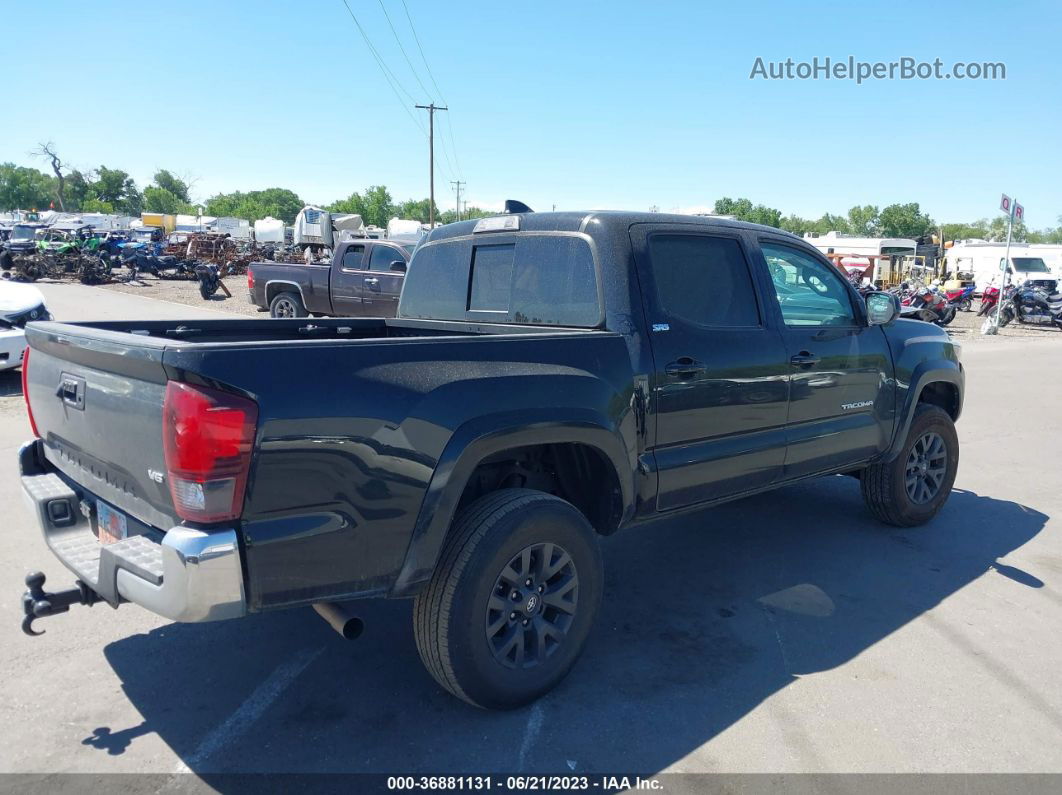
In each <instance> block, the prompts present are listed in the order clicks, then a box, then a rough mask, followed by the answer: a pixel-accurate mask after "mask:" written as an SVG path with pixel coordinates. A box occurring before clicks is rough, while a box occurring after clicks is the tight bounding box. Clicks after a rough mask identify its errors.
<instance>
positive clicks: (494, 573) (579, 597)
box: [413, 489, 603, 709]
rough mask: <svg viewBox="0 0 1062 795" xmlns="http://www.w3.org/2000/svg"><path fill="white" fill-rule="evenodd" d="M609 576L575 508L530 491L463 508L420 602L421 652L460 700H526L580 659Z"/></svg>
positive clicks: (506, 705)
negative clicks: (603, 570) (605, 578)
mask: <svg viewBox="0 0 1062 795" xmlns="http://www.w3.org/2000/svg"><path fill="white" fill-rule="evenodd" d="M602 579H603V573H602V564H601V555H600V553H599V551H598V548H597V539H596V537H595V534H594V530H593V528H592V527H590V524H589V523H588V522H587V521H586V518H585V517H584V516H583V515H582V514H581V513H580V512H579V511H578V510H577V509H576V508H575V507H574V506H573V505H571V504H570V503H568V502H565V501H564V500H562V499H560V498H558V497H554V496H551V495H549V494H545V493H543V492H538V491H530V490H527V489H503V490H502V491H497V492H494V493H492V494H488V495H487V496H485V497H482V498H480V499H479V500H477V501H476V502H474V503H472V504H471V505H469V506H468V508H466V509H465V510H463V511H462V512H461V514H460V516H459V517H458V518H457V520H456V521H455V523H454V526H453V528H452V530H451V531H450V537H449V539H448V540H447V543H446V545H445V547H444V548H443V551H442V554H441V556H440V560H439V564H438V566H437V568H436V570H435V574H434V576H433V577H432V580H431V582H430V583H429V584H428V585H427V586H426V587H425V589H424V590H423V591H422V592H421V593H420V594H419V595H418V596H417V598H416V601H415V602H414V606H413V629H414V634H415V636H416V640H417V651H418V652H419V653H420V657H421V660H422V661H423V662H424V665H425V667H426V668H427V669H428V672H429V673H430V674H431V675H432V676H433V677H434V678H435V680H436V681H437V682H438V683H439V684H440V685H442V686H443V687H444V688H446V689H447V690H449V691H450V692H451V693H453V694H454V695H455V696H457V697H458V698H461V699H464V700H465V701H467V702H469V703H470V704H474V705H475V706H478V707H486V708H490V709H513V708H515V707H519V706H522V705H524V704H527V703H529V702H531V701H534V700H535V699H536V698H538V697H540V696H542V695H544V694H545V693H547V692H549V691H550V690H551V689H552V688H553V687H554V686H556V685H557V683H558V682H560V681H561V679H563V678H564V677H565V675H567V673H568V671H569V670H570V669H571V667H572V665H574V664H575V661H576V659H577V658H578V657H579V654H580V653H581V652H582V650H583V646H584V644H585V642H586V638H587V635H588V634H589V632H590V629H591V627H592V625H593V622H594V617H595V615H596V613H597V608H598V605H599V604H600V601H601V589H602Z"/></svg>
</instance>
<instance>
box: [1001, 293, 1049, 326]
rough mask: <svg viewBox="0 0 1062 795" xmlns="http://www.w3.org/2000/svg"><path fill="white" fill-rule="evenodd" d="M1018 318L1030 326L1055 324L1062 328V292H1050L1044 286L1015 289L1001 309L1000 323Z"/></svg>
mask: <svg viewBox="0 0 1062 795" xmlns="http://www.w3.org/2000/svg"><path fill="white" fill-rule="evenodd" d="M1012 320H1017V321H1018V322H1019V323H1023V324H1026V325H1030V326H1050V325H1054V326H1055V327H1057V328H1058V329H1059V330H1062V294H1060V293H1052V294H1048V292H1047V290H1046V289H1044V288H1043V287H1026V288H1023V289H1021V290H1017V289H1015V290H1014V291H1013V292H1011V293H1009V297H1008V298H1007V299H1006V301H1005V303H1004V304H1003V306H1002V307H1000V310H999V325H1000V327H1003V326H1006V325H1007V324H1008V323H1010V322H1011V321H1012Z"/></svg>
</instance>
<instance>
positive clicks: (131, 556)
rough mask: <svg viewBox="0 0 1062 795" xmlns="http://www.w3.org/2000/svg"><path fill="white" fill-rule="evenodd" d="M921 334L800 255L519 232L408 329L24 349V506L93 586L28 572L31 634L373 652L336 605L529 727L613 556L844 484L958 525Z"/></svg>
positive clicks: (766, 241)
mask: <svg viewBox="0 0 1062 795" xmlns="http://www.w3.org/2000/svg"><path fill="white" fill-rule="evenodd" d="M356 245H363V246H366V247H367V246H368V244H367V243H364V242H359V243H357V244H356ZM768 260H770V261H772V262H774V263H775V264H778V263H784V268H783V269H784V270H785V272H786V278H785V279H784V283H785V286H786V293H785V295H784V300H780V298H783V296H782V295H780V293H779V291H778V289H777V288H778V286H779V283H778V282H776V281H775V280H774V279H772V275H771V272H770V271H769V269H768V264H767V263H768ZM285 270H286V271H287V270H290V271H298V270H300V268H298V267H291V268H289V269H285ZM305 270H313V271H314V272H317V271H318V270H321V269H313V268H306V269H305ZM790 276H791V277H792V278H789V277H790ZM258 281H264V280H263V279H262V277H261V276H259V277H258ZM264 287H265V284H264V283H263V284H262V286H261V287H259V288H258V290H259V297H260V300H261V290H262V289H264ZM898 313H899V304H898V301H897V299H896V297H895V296H893V295H890V294H887V293H879V292H872V293H869V294H868V295H867V296H866V299H865V301H864V300H862V299H861V298H860V297H859V295H858V294H857V293H856V292H855V291H854V289H853V288H852V286H851V285H850V284H848V283H847V281H846V280H845V279H844V278H843V276H842V275H841V274H840V273H839V272H838V271H837V269H836V268H835V267H834V266H833V265H831V264H830V262H829V261H828V260H827V259H826V258H825V257H824V256H823V255H822V254H820V253H819V252H818V251H816V250H815V249H814V248H812V247H811V246H809V245H808V244H807V243H805V242H803V241H802V240H801V239H799V238H797V237H795V236H793V235H790V234H788V233H785V232H782V231H780V230H778V229H774V228H770V227H764V226H757V225H753V224H747V223H742V222H738V221H729V220H725V219H719V218H709V217H705V218H698V217H691V216H678V215H666V214H658V213H624V212H600V213H598V212H594V213H575V212H563V213H561V212H558V213H541V214H536V213H530V212H526V213H517V214H511V215H502V216H497V217H492V218H484V219H480V220H470V221H463V222H458V223H455V224H450V225H448V226H443V227H439V228H436V229H433V230H432V231H431V232H430V233H429V235H428V236H427V238H426V239H425V241H424V242H422V243H421V245H420V246H419V247H418V248H417V250H416V253H415V254H414V256H413V259H412V262H411V264H410V268H409V272H408V274H407V276H406V284H405V287H404V290H403V293H402V299H401V303H400V305H399V311H398V317H397V318H343V319H327V320H318V319H310V320H306V319H289V320H237V321H233V320H228V319H219V320H198V319H197V320H189V321H184V322H175V321H124V322H99V323H69V324H65V323H33V324H30V326H29V327H28V330H27V336H28V340H29V344H30V348H29V351H28V355H27V364H26V367H25V368H24V371H23V373H24V382H25V388H24V393H25V395H26V403H27V409H28V411H29V417H30V422H31V425H32V427H33V431H34V434H35V437H36V438H35V439H34V440H33V441H31V442H29V443H27V444H26V445H24V446H23V447H22V448H21V450H20V451H19V466H20V471H21V478H22V485H23V489H24V491H25V494H26V496H27V498H28V502H29V504H30V505H32V506H33V510H34V512H35V515H36V520H37V522H38V523H39V525H40V527H41V529H42V531H43V533H44V537H45V540H46V542H47V544H48V546H49V547H50V548H51V551H52V552H53V553H54V554H55V555H56V556H57V557H58V558H59V560H60V561H62V562H63V563H64V564H65V565H66V566H67V568H69V569H70V570H71V571H73V572H74V574H75V575H76V578H77V580H76V583H75V585H74V587H72V588H69V589H66V590H61V591H56V592H47V591H45V590H44V576H43V575H42V574H39V573H32V574H30V575H29V576H28V577H27V580H26V581H27V585H28V588H29V590H28V591H27V592H26V593H25V595H24V596H23V603H22V604H23V611H24V615H25V618H24V621H23V629H24V630H25V631H26V632H27V633H30V634H34V633H35V632H36V630H35V629H34V627H33V622H34V621H35V620H38V619H40V618H42V617H45V616H50V615H54V614H56V613H60V612H64V611H67V610H68V609H69V608H70V607H71V606H72V605H76V604H92V603H94V602H98V601H103V602H107V603H109V604H111V605H113V606H118V605H119V604H121V603H123V602H126V601H128V602H133V603H136V604H139V605H141V606H143V607H146V608H147V609H149V610H152V611H154V612H155V613H157V614H159V615H161V616H164V617H167V618H170V619H173V620H177V621H188V622H196V621H212V620H218V619H231V618H236V617H240V616H245V615H247V614H248V613H257V612H261V611H267V610H272V609H277V608H288V607H294V606H297V605H313V606H314V607H315V609H317V611H318V612H319V613H321V615H322V616H324V617H325V618H326V619H327V620H328V621H329V623H330V624H331V625H332V626H333V627H334V628H336V629H337V630H339V631H340V632H341V633H343V634H344V635H345V636H348V637H350V636H355V635H356V634H358V632H359V631H360V622H359V620H358V619H357V618H356V617H354V616H352V615H351V614H350V613H349V612H348V610H349V608H348V607H346V606H344V605H340V604H337V603H338V602H341V601H346V600H351V599H355V598H360V597H379V596H386V597H413V598H414V599H415V601H414V606H413V624H414V626H413V630H414V634H415V636H416V642H417V648H418V651H419V653H420V656H421V658H422V660H423V661H424V664H425V666H426V667H427V669H428V671H429V672H430V673H431V675H432V676H433V677H434V678H435V679H436V681H437V682H438V683H439V684H440V685H441V686H442V687H444V688H446V689H447V690H448V691H450V692H451V693H452V694H454V695H455V696H457V697H459V698H462V699H464V700H466V701H468V702H470V703H472V704H475V705H478V706H481V707H488V708H513V707H517V706H519V705H521V704H526V703H528V702H530V701H532V700H534V699H535V698H538V697H539V696H541V695H543V694H544V693H546V692H548V691H549V690H550V689H551V688H553V687H554V686H555V685H556V684H557V683H558V682H559V681H560V680H561V679H563V678H564V676H565V675H566V674H567V672H568V671H569V670H570V669H571V667H572V665H573V664H574V663H575V661H576V658H577V657H578V656H579V654H580V652H581V650H582V648H583V646H584V644H585V643H586V640H587V636H588V634H589V632H590V630H591V627H592V625H593V623H594V617H595V614H596V613H597V610H598V606H599V604H600V602H601V599H602V587H603V572H602V565H603V564H602V558H601V555H600V553H599V551H598V544H597V538H596V536H598V535H608V534H610V533H614V532H616V531H617V530H619V529H621V528H627V527H630V526H633V525H639V524H643V523H646V522H648V521H650V520H654V519H659V518H662V517H670V516H675V515H677V514H681V513H683V512H687V511H693V510H698V509H701V508H704V507H706V506H710V505H714V504H717V503H720V502H723V501H726V500H732V499H736V498H741V497H747V496H750V495H754V494H757V493H759V492H763V491H766V490H769V489H773V488H776V487H778V486H781V485H783V484H792V483H794V482H798V481H802V480H805V479H808V478H812V477H818V476H822V475H832V474H846V475H853V476H855V477H857V478H858V481H859V483H860V488H861V489H862V494H863V498H864V501H865V503H866V506H867V508H868V509H869V511H870V513H871V514H873V515H874V516H875V517H877V518H878V519H879V520H881V521H882V522H884V523H886V524H890V525H893V526H899V527H910V526H914V525H920V524H923V523H925V522H927V521H929V520H930V519H932V518H933V517H934V516H935V515H936V514H937V512H938V511H939V510H940V509H941V508H942V506H943V505H944V503H945V501H946V500H947V499H948V496H949V494H950V492H951V488H952V484H953V482H954V479H955V474H956V469H957V467H958V459H959V446H958V440H957V437H956V433H955V426H954V422H955V421H956V420H957V419H958V418H959V415H960V412H961V409H962V404H963V388H964V373H963V367H962V365H961V363H960V361H959V348H958V346H956V345H954V344H952V342H951V341H950V340H949V338H948V336H947V335H946V334H945V333H944V331H943V330H941V329H939V328H937V327H936V326H933V325H929V324H926V323H923V322H920V321H912V320H903V319H897V315H898ZM298 384H312V385H313V387H312V389H309V390H308V389H305V388H303V387H299V386H297V385H298ZM795 510H799V508H798V507H797V506H794V511H795ZM650 543H651V542H650ZM646 554H652V553H651V546H647V550H646ZM641 587H643V588H645V587H652V585H651V584H645V583H643V584H642V585H641ZM691 587H692V588H694V589H696V587H697V585H696V584H694V585H692V586H691Z"/></svg>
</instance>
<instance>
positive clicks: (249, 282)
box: [247, 268, 254, 290]
mask: <svg viewBox="0 0 1062 795" xmlns="http://www.w3.org/2000/svg"><path fill="white" fill-rule="evenodd" d="M247 289H248V290H253V289H254V274H253V273H251V270H250V268H248V269H247Z"/></svg>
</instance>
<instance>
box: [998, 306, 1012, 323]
mask: <svg viewBox="0 0 1062 795" xmlns="http://www.w3.org/2000/svg"><path fill="white" fill-rule="evenodd" d="M1013 319H1014V313H1013V312H1011V311H1010V310H1009V309H1007V308H1006V307H1003V309H1002V310H1001V311H1000V313H999V327H1000V328H1003V327H1004V326H1006V325H1008V324H1009V323H1010V321H1012V320H1013Z"/></svg>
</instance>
